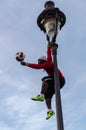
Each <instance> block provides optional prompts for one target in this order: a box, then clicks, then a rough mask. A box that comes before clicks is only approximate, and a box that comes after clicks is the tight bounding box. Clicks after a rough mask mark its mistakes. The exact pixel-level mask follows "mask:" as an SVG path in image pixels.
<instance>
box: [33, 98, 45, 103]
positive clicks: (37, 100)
mask: <svg viewBox="0 0 86 130" xmlns="http://www.w3.org/2000/svg"><path fill="white" fill-rule="evenodd" d="M31 100H33V101H40V102H43V101H44V100H37V99H32V98H31Z"/></svg>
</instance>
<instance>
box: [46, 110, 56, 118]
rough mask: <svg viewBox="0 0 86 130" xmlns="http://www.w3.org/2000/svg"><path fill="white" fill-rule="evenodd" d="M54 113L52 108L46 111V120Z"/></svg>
mask: <svg viewBox="0 0 86 130" xmlns="http://www.w3.org/2000/svg"><path fill="white" fill-rule="evenodd" d="M54 114H55V112H54V111H53V110H51V111H48V112H47V116H46V120H48V119H49V118H51V117H52V116H53V115H54Z"/></svg>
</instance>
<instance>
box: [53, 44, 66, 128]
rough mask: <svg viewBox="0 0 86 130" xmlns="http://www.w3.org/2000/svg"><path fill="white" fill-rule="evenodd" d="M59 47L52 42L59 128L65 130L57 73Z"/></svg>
mask: <svg viewBox="0 0 86 130" xmlns="http://www.w3.org/2000/svg"><path fill="white" fill-rule="evenodd" d="M57 48H58V45H57V44H55V43H52V55H53V62H54V80H55V98H56V117H57V130H64V124H63V114H62V106H61V94H60V83H59V75H58V73H57V69H58V63H57Z"/></svg>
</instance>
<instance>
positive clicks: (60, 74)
mask: <svg viewBox="0 0 86 130" xmlns="http://www.w3.org/2000/svg"><path fill="white" fill-rule="evenodd" d="M58 74H59V76H60V77H61V78H62V79H64V76H63V74H62V72H61V71H60V70H59V69H58Z"/></svg>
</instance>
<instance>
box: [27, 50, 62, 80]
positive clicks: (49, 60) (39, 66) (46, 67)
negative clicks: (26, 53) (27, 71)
mask: <svg viewBox="0 0 86 130" xmlns="http://www.w3.org/2000/svg"><path fill="white" fill-rule="evenodd" d="M28 66H29V67H31V68H33V69H44V70H45V71H46V72H47V74H48V76H54V64H53V61H52V56H51V48H50V47H48V48H47V61H46V62H44V63H42V64H31V63H29V65H28ZM58 74H59V76H60V77H61V78H64V76H63V75H62V73H61V71H60V70H59V69H58Z"/></svg>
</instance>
